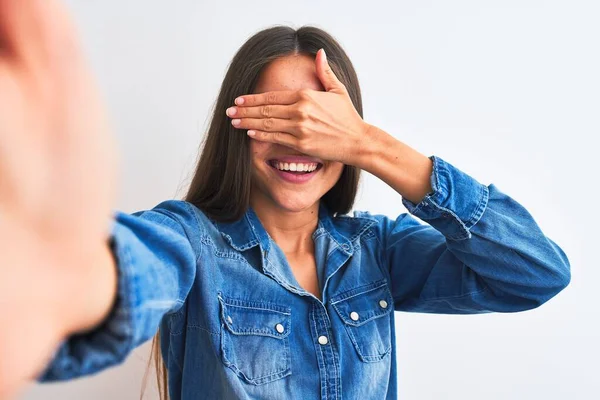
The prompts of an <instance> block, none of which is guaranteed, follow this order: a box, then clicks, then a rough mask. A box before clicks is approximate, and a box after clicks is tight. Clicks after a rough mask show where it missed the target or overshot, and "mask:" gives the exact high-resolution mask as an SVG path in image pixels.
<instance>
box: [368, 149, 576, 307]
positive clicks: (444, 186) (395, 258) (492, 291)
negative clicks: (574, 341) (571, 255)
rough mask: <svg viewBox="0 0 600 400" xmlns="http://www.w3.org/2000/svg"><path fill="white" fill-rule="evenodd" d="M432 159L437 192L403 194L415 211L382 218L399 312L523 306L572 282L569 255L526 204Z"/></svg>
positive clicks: (382, 238) (546, 297)
mask: <svg viewBox="0 0 600 400" xmlns="http://www.w3.org/2000/svg"><path fill="white" fill-rule="evenodd" d="M429 158H430V159H431V160H432V161H433V172H432V175H431V186H432V189H433V190H432V192H430V193H428V194H427V195H426V196H425V197H424V198H423V200H422V201H421V202H420V203H418V204H414V203H412V202H410V201H409V200H407V199H402V203H403V204H404V206H405V207H406V208H407V210H408V211H409V213H410V214H407V213H403V214H401V215H400V216H399V217H398V218H396V219H395V220H394V219H390V218H387V217H385V216H381V215H376V216H374V217H375V219H376V220H377V229H378V237H379V238H380V244H381V245H382V247H383V248H384V252H383V253H382V254H383V262H384V264H385V266H386V268H387V269H388V271H389V275H390V279H391V286H392V292H393V296H394V302H395V308H396V310H400V311H412V312H425V313H442V314H474V313H485V312H516V311H523V310H528V309H532V308H535V307H538V306H539V305H541V304H542V303H544V302H546V301H547V300H549V299H550V298H552V297H553V296H555V295H556V294H557V293H558V292H560V291H561V290H562V289H563V288H564V287H566V286H567V285H568V283H569V282H570V279H571V275H570V264H569V261H568V259H567V256H566V254H565V253H564V252H563V250H562V249H561V248H560V247H559V246H558V245H557V244H556V243H554V242H553V241H552V240H551V239H549V238H548V237H546V236H545V235H544V233H543V232H542V231H541V229H540V227H539V226H538V224H537V223H536V222H535V220H534V218H533V217H532V216H531V214H530V213H529V212H528V211H527V210H526V209H525V208H524V207H523V206H522V205H521V204H519V203H518V202H517V201H516V200H514V199H513V198H511V197H510V196H508V195H506V194H505V193H503V192H502V191H500V190H499V189H498V188H497V187H496V186H495V185H494V184H490V185H489V186H485V185H483V184H481V183H479V182H478V181H476V180H475V179H474V178H472V177H471V176H469V175H467V174H466V173H464V172H462V171H461V170H459V169H458V168H456V167H454V166H453V165H451V164H450V163H448V162H446V161H444V160H443V159H441V158H439V157H437V156H431V157H429ZM415 216H416V217H418V218H419V219H420V220H422V221H423V222H425V224H422V223H420V222H419V221H418V220H417V219H416V218H415Z"/></svg>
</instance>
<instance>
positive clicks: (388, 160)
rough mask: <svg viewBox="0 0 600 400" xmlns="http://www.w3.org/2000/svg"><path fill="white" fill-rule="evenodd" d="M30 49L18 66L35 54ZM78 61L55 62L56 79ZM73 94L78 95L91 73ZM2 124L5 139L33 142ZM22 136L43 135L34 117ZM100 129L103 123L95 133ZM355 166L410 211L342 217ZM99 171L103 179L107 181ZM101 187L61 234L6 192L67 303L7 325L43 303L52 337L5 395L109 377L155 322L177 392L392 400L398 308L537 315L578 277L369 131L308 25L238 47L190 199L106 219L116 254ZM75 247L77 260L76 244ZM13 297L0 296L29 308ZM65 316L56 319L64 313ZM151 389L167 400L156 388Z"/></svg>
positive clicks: (535, 239) (513, 220)
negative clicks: (34, 381)
mask: <svg viewBox="0 0 600 400" xmlns="http://www.w3.org/2000/svg"><path fill="white" fill-rule="evenodd" d="M0 4H2V3H0ZM6 7H8V6H6ZM40 7H41V6H40ZM5 11H6V10H5ZM0 15H2V14H0ZM15 24H16V23H15ZM49 29H50V28H49ZM6 31H10V30H9V29H6ZM67 36H68V35H66V33H65V37H67ZM60 37H61V35H60V34H56V35H55V36H54V38H55V39H57V40H59V39H60ZM68 37H70V36H68ZM9 38H10V36H9ZM38 39H39V38H38ZM39 40H42V39H39ZM16 42H18V41H16V40H15V43H16ZM7 43H9V42H8V41H7ZM46 44H47V45H50V42H48V43H46ZM19 45H23V43H16V44H15V45H14V48H16V49H18V48H19ZM8 48H11V47H10V46H9V47H8ZM320 49H324V51H323V50H320ZM33 53H34V52H23V56H22V57H19V58H22V59H24V60H26V61H27V57H28V56H30V55H31V54H33ZM31 57H32V59H33V60H36V59H35V54H34V55H33V56H31ZM26 61H23V62H26ZM40 64H42V65H43V66H47V65H53V64H52V63H40ZM71 65H73V64H72V63H69V65H64V66H62V67H56V68H57V69H58V70H60V68H63V69H62V70H61V71H62V72H64V71H65V70H66V69H67V68H75V67H70V66H71ZM75 65H76V64H75ZM34 66H35V63H34ZM32 68H33V67H32ZM74 71H75V72H77V73H80V72H81V71H82V69H75V70H74ZM3 72H4V74H5V76H6V74H7V72H6V71H3ZM40 74H42V72H40ZM0 76H2V75H0ZM70 76H71V75H70ZM79 76H80V75H75V77H76V78H79ZM81 82H84V83H87V79H86V78H85V77H83V75H82V77H81ZM36 83H39V81H36ZM23 87H25V85H24V86H23ZM34 87H36V86H34ZM81 87H83V88H84V89H85V90H84V91H83V92H78V91H76V89H79V90H82V89H81ZM81 87H80V86H78V85H75V88H74V93H73V95H72V97H71V99H77V95H78V94H79V93H88V91H89V90H88V86H86V85H84V84H83V83H82V84H81ZM28 100H31V99H28ZM24 104H26V105H27V107H25V105H23V110H25V111H29V110H34V105H35V104H34V103H33V102H31V101H27V102H26V103H24ZM73 104H74V106H75V104H76V102H74V103H73ZM80 109H81V107H77V110H80ZM95 110H97V108H94V109H92V111H95ZM57 113H58V111H57ZM52 115H54V114H52ZM94 115H95V114H94ZM8 117H9V116H5V120H3V121H6V120H8V122H10V121H11V120H10V119H9V118H8ZM78 121H79V122H80V123H72V121H71V120H70V119H67V118H65V119H64V120H61V122H64V125H65V126H67V127H68V128H69V129H68V130H67V131H68V132H67V133H69V134H71V133H72V137H71V136H68V137H66V138H58V139H59V140H64V141H65V142H68V143H70V142H69V140H73V141H74V140H77V139H75V138H76V137H77V134H78V133H79V132H81V129H82V128H87V127H89V126H92V124H91V123H90V121H94V122H97V121H98V118H96V119H94V118H93V116H89V115H86V116H85V117H78ZM5 124H6V123H5ZM7 126H9V125H8V124H7ZM9 127H10V128H11V129H12V130H9V133H10V135H11V136H10V137H9V136H8V135H6V137H8V138H9V139H14V138H15V137H16V136H17V135H18V134H20V133H23V132H25V130H23V129H22V128H23V127H22V126H20V125H17V126H16V127H13V126H9ZM34 127H35V128H38V131H40V132H42V133H46V132H47V131H45V130H44V129H47V128H46V126H45V125H44V124H42V126H41V127H39V126H37V125H36V126H34ZM78 130H79V131H78ZM34 131H35V130H34ZM38 131H35V132H38ZM103 133H104V130H102V128H100V132H99V134H98V135H97V136H94V137H99V138H102V137H103V136H102V134H103ZM55 134H56V133H55ZM2 140H4V142H2V144H11V143H10V142H9V140H8V139H6V138H2ZM86 146H89V144H86ZM0 148H1V146H0ZM109 154H110V153H109ZM2 155H4V154H2ZM73 160H75V161H73V165H78V164H77V163H75V162H81V163H82V165H84V164H83V163H84V161H85V162H86V163H87V164H85V165H98V164H93V161H92V162H90V161H89V160H81V159H78V158H77V157H76V156H73ZM90 163H92V164H90ZM8 165H9V167H13V168H12V169H10V168H5V170H6V171H8V172H13V173H14V174H15V175H10V174H8V173H5V170H2V173H3V174H5V175H6V176H7V177H8V178H11V177H12V176H16V174H17V172H19V171H17V168H16V167H15V166H16V165H17V162H16V161H14V164H12V165H11V164H8ZM360 170H366V171H368V172H370V173H372V174H373V175H375V176H377V177H378V178H380V179H382V180H383V181H385V182H386V183H387V184H388V185H390V186H391V187H392V188H394V190H396V191H397V192H398V195H399V196H398V201H400V200H402V202H403V204H404V205H405V206H406V208H407V209H408V210H409V212H410V214H406V213H404V214H401V215H400V216H398V217H397V218H395V219H390V218H388V217H385V216H381V215H371V214H369V213H368V212H354V215H353V216H349V215H344V214H347V213H348V212H349V211H350V209H351V208H352V204H353V202H354V196H355V194H356V190H357V184H358V178H359V173H360ZM19 173H20V172H19ZM92 173H94V174H96V175H97V176H95V177H97V178H98V180H99V182H100V183H101V185H100V187H101V188H102V187H103V186H105V185H104V184H103V183H106V182H107V181H108V179H106V175H104V174H101V173H100V172H98V171H96V170H92ZM5 175H3V176H5ZM31 175H34V173H32V174H31ZM86 176H87V175H86ZM65 179H66V178H65ZM31 181H34V180H33V179H31ZM66 181H67V183H68V184H69V185H70V186H69V187H67V189H68V192H67V194H74V195H81V197H84V194H86V191H85V189H84V187H85V185H86V183H84V182H82V181H79V180H78V179H77V176H75V177H74V178H72V179H71V178H69V179H66ZM7 182H9V185H6V187H7V188H8V189H7V190H8V193H16V194H21V193H26V190H25V189H27V187H26V186H25V185H24V184H21V183H20V181H19V180H17V179H12V180H11V179H7ZM30 186H31V187H35V188H38V189H39V188H40V187H41V185H39V186H35V185H34V184H31V185H30ZM106 186H107V187H110V185H106ZM15 188H23V189H22V191H21V192H19V191H18V190H17V189H15ZM39 190H40V191H41V189H39ZM100 191H101V192H100V194H101V196H100V200H95V203H94V205H95V207H94V208H93V210H92V211H94V212H93V215H92V218H91V220H92V221H94V223H93V224H92V226H93V227H94V228H95V229H92V228H90V227H89V226H88V225H85V224H83V223H81V224H77V223H69V224H66V223H65V222H64V221H65V219H73V218H74V217H73V215H76V214H77V212H78V209H79V208H80V207H79V208H78V206H77V204H75V203H74V204H71V206H72V207H74V210H71V209H67V208H63V207H59V206H57V205H56V203H52V198H50V199H49V200H44V202H42V201H41V200H38V202H37V203H33V204H34V205H38V204H42V203H43V204H44V207H38V208H36V207H29V208H28V207H27V206H28V205H29V204H28V203H27V202H26V201H25V200H24V199H27V197H19V196H17V195H14V196H13V197H14V198H15V199H16V200H14V201H13V202H12V203H11V204H10V205H11V206H13V208H12V209H8V208H7V209H8V210H9V211H10V212H7V213H6V215H8V216H13V215H14V216H15V217H14V219H15V220H16V221H17V222H15V223H14V224H13V225H12V226H13V227H16V226H19V227H21V226H23V227H24V228H22V229H21V230H22V232H23V233H22V234H21V233H20V232H19V234H20V236H18V240H17V241H16V243H17V244H24V243H33V245H35V246H36V247H35V248H40V249H42V250H44V251H45V252H47V253H48V254H50V255H51V256H52V257H48V258H47V259H46V262H47V264H48V266H47V268H48V269H49V270H50V272H46V275H45V276H48V275H51V276H52V278H51V279H53V281H57V282H60V284H61V285H62V287H63V288H65V291H67V292H68V296H67V295H64V294H61V293H56V291H53V292H52V293H46V292H43V293H42V294H41V295H40V296H39V298H38V299H36V300H37V302H36V301H35V300H30V299H28V300H27V301H24V306H23V307H21V308H20V309H21V310H24V311H28V310H29V311H31V310H34V311H31V312H32V313H34V314H31V315H32V317H31V318H21V319H20V320H19V321H20V324H21V329H23V331H25V332H30V331H31V330H32V329H31V328H29V330H27V328H28V327H30V326H31V325H34V322H35V323H36V324H37V323H39V321H31V320H33V319H34V317H33V315H39V314H40V311H39V309H40V307H41V300H44V301H45V302H46V303H48V302H49V303H50V304H49V305H48V304H45V307H47V309H48V310H49V312H47V313H46V314H47V316H46V319H44V320H43V321H42V322H43V323H45V326H47V327H49V328H48V329H50V332H51V334H50V335H49V337H50V339H47V340H46V342H42V339H40V338H38V337H36V336H35V334H32V335H30V336H31V337H30V338H29V341H33V342H34V344H35V346H34V347H35V348H37V349H39V353H40V354H39V355H37V356H35V355H29V357H26V358H25V361H22V364H21V367H20V369H19V371H20V372H15V371H11V372H10V373H9V372H8V371H7V370H8V369H7V368H6V366H7V365H8V364H7V363H6V362H5V361H4V360H3V361H2V363H3V364H0V365H1V366H2V368H0V371H2V373H0V382H1V383H2V384H3V385H4V390H5V391H6V392H7V393H8V391H9V390H14V388H16V387H18V380H19V378H23V377H25V376H26V375H27V374H26V372H28V373H31V374H33V373H34V372H37V374H36V376H37V377H38V379H39V380H40V381H49V380H64V379H71V378H74V377H77V376H80V375H84V374H91V373H95V372H98V371H100V370H102V369H104V368H107V367H109V366H112V365H116V364H118V363H120V362H122V361H123V360H124V358H125V357H126V356H127V355H128V354H129V353H130V352H131V351H132V350H133V349H134V348H135V347H136V346H138V345H139V344H141V343H143V342H144V341H146V340H147V339H149V338H150V337H152V336H153V335H154V334H155V333H156V332H157V328H158V327H159V325H160V336H159V339H158V340H156V341H155V344H156V346H155V348H156V349H157V350H158V348H160V350H161V353H162V360H164V363H165V365H164V367H163V366H161V364H160V362H159V364H158V366H159V371H163V372H161V373H159V375H160V376H163V377H167V376H168V395H169V397H170V398H171V399H198V398H207V399H220V398H223V399H237V398H243V399H245V398H248V399H249V398H269V399H277V398H282V399H283V398H285V399H288V398H301V399H312V398H314V399H317V398H319V399H340V398H347V399H366V398H369V399H384V398H385V399H395V398H396V397H397V387H396V365H395V356H396V355H395V332H394V318H395V315H394V313H393V312H392V310H401V311H413V312H428V313H449V314H466V313H484V312H515V311H522V310H527V309H532V308H535V307H537V306H539V305H540V304H542V303H544V302H545V301H547V300H548V299H550V298H551V297H553V296H554V295H556V294H557V293H558V292H559V291H560V290H562V289H563V288H564V287H565V286H566V285H567V284H568V282H569V279H570V274H569V263H568V260H567V258H566V256H565V254H564V253H563V251H562V250H561V249H560V248H559V247H558V246H557V245H556V244H555V243H554V242H552V241H551V240H550V239H549V238H547V237H546V236H545V235H544V234H543V233H542V232H541V230H540V228H539V226H538V225H537V224H536V222H535V221H534V219H533V218H532V216H531V215H530V214H529V213H528V212H527V210H526V209H524V208H523V206H521V205H520V204H519V203H517V202H516V201H515V200H514V199H512V198H511V197H509V196H507V195H506V194H504V193H502V192H501V191H500V190H499V189H498V188H497V187H496V186H494V185H493V184H491V185H489V186H485V185H482V184H480V183H479V182H477V181H476V180H475V179H473V178H472V177H470V176H469V175H467V174H466V173H464V172H462V171H460V170H459V169H457V168H456V167H454V166H453V165H452V164H450V163H449V162H447V161H445V160H443V159H442V158H440V157H437V156H431V157H426V156H424V155H422V154H420V153H418V152H417V151H416V150H414V149H412V148H411V147H409V146H408V145H407V144H405V143H403V142H401V141H398V140H397V139H395V138H394V137H392V136H391V135H389V134H387V133H386V132H384V131H383V130H381V129H379V128H377V127H375V126H373V125H370V124H368V123H367V122H365V121H364V120H363V119H362V104H361V98H360V89H359V85H358V81H357V78H356V74H355V71H354V69H353V67H352V64H351V62H350V60H349V59H348V57H347V55H346V54H345V52H344V51H343V50H342V48H341V47H340V46H339V44H338V43H337V42H336V41H335V40H334V39H333V38H332V37H331V36H329V35H328V34H327V33H325V32H323V31H322V30H320V29H317V28H313V27H303V28H300V29H298V30H294V29H291V28H288V27H274V28H270V29H266V30H263V31H261V32H259V33H257V34H256V35H254V36H253V37H251V38H250V39H249V40H248V41H247V42H246V43H245V44H244V45H243V46H242V47H241V48H240V50H239V51H238V53H237V54H236V55H235V57H234V58H233V60H232V62H231V64H230V66H229V69H228V71H227V74H226V77H225V79H224V82H223V85H222V87H221V91H220V93H219V98H218V100H217V104H216V107H215V112H214V115H213V117H212V122H211V124H210V128H209V131H208V134H207V137H206V142H205V145H204V148H203V151H202V154H201V157H200V160H199V163H198V166H197V169H196V173H195V175H194V178H193V180H192V183H191V186H190V189H189V191H188V193H187V195H186V196H185V199H184V200H168V201H164V202H162V203H160V204H158V205H157V206H155V207H154V208H153V209H151V210H146V211H140V212H137V213H134V214H131V215H128V214H125V213H122V212H116V213H115V214H114V223H113V224H112V225H111V234H110V241H109V246H105V247H102V246H100V245H99V243H101V240H99V239H98V238H100V237H101V232H102V229H100V228H99V227H102V223H101V221H102V218H101V217H102V216H103V214H102V212H101V211H102V210H103V208H102V207H103V205H105V204H106V203H107V201H106V200H105V199H107V198H110V190H108V189H100ZM81 193H83V194H81ZM67 194H64V195H62V196H64V198H67ZM91 197H92V196H91V195H87V196H85V201H86V202H87V201H88V200H90V198H91ZM60 199H61V200H62V199H63V198H62V197H61V198H60ZM13 204H14V205H13ZM55 208H58V209H59V210H60V211H61V212H63V213H64V214H59V216H60V218H57V219H50V220H45V219H44V218H43V217H36V215H37V214H36V213H34V212H33V211H35V210H38V209H43V210H44V211H49V210H51V211H52V212H55V211H54V209H55ZM86 209H87V207H86ZM13 210H17V211H19V213H17V212H16V211H13ZM31 210H33V211H31ZM104 210H106V208H104ZM88 212H89V209H88ZM411 214H412V215H411ZM23 215H25V216H26V217H22V216H23ZM82 215H83V213H81V214H77V216H78V217H80V219H79V220H75V222H77V221H83V220H84V218H83V217H82ZM413 215H414V216H416V217H418V218H419V219H421V220H423V221H424V222H426V224H421V223H419V221H418V220H417V218H415V217H414V216H413ZM19 217H22V220H25V221H28V224H24V223H19V222H20V220H19V219H18V218H19ZM9 221H10V220H9ZM65 225H66V226H67V227H68V228H69V229H67V231H66V233H64V232H63V233H62V236H60V237H54V236H49V237H52V240H51V242H50V243H49V244H48V243H46V242H45V241H44V240H42V239H39V238H38V237H37V236H36V234H35V233H36V232H41V233H42V234H45V235H46V236H48V235H47V234H48V233H52V234H56V233H57V232H61V230H60V229H59V228H61V227H64V226H65ZM0 232H2V233H4V234H7V232H8V230H6V229H5V230H3V231H0ZM0 236H1V235H0ZM46 236H44V237H46ZM104 243H105V242H104ZM75 244H77V247H76V248H77V249H80V251H70V250H71V249H72V248H73V247H74V245H75ZM66 254H69V255H68V256H66ZM8 257H13V260H12V261H13V262H18V263H19V265H24V268H25V272H23V274H22V276H17V277H11V283H12V285H17V284H19V283H20V282H25V281H27V277H31V276H34V275H33V274H38V269H39V267H37V266H36V262H35V261H36V260H38V261H39V260H40V259H41V258H36V257H34V256H33V255H29V256H27V257H26V256H24V255H23V254H21V252H19V251H15V252H14V253H10V254H9V256H6V255H5V256H4V258H3V259H2V261H5V260H8V259H9V258H8ZM90 260H91V261H90ZM76 264H77V268H79V269H83V270H84V271H83V272H80V271H77V270H76V268H75V267H72V266H74V265H76ZM36 268H37V269H36ZM56 271H58V272H56ZM65 271H66V273H65ZM57 274H58V275H59V278H56V277H55V276H56V275H57ZM61 274H64V275H68V274H72V276H71V275H69V277H68V278H66V277H65V278H62V279H60V276H61ZM7 276H8V275H7ZM19 279H20V280H21V281H19ZM49 279H50V278H49ZM89 283H93V285H90V284H89ZM7 288H8V286H7ZM83 288H85V290H84V289H83ZM13 292H14V293H13V294H10V293H9V296H13V297H8V299H11V300H13V299H14V300H22V299H23V298H24V297H25V296H23V295H22V294H20V293H19V292H18V291H16V292H15V291H13ZM19 296H21V297H19ZM66 297H69V298H70V299H71V303H68V302H67V301H66V300H65V298H66ZM48 299H49V300H50V301H48ZM73 299H76V300H77V301H76V302H73ZM77 303H80V304H77ZM66 304H69V307H68V311H66V312H65V311H63V312H62V313H59V311H58V310H59V309H60V310H64V307H65V305H66ZM28 307H29V308H28ZM21 315H26V314H21ZM0 322H2V321H0ZM28 324H29V325H28ZM0 335H2V336H1V337H2V339H3V341H2V343H3V344H4V346H3V347H2V348H1V349H2V351H5V350H7V351H8V350H9V346H7V345H6V344H5V343H13V344H16V345H18V344H19V343H22V344H23V345H25V344H26V343H29V341H25V340H24V339H21V338H20V337H17V335H13V336H11V335H10V333H7V332H2V333H0ZM58 343H60V347H59V348H58V350H57V351H56V352H55V353H54V354H53V358H52V361H51V362H50V363H48V365H47V366H46V367H44V368H43V371H41V372H40V369H39V366H40V365H42V364H43V360H45V359H47V358H48V354H47V353H48V351H49V349H52V348H54V347H55V346H56V345H57V344H58ZM3 354H4V353H3ZM8 354H9V356H10V355H11V353H8ZM12 359H13V361H14V360H16V359H17V357H16V356H14V357H13V358H12ZM156 359H157V360H159V361H160V357H157V358H156ZM35 366H38V368H37V370H36V368H35ZM163 368H165V369H163ZM161 392H162V393H161V394H162V397H164V398H166V397H167V387H166V386H164V385H163V388H162V390H161Z"/></svg>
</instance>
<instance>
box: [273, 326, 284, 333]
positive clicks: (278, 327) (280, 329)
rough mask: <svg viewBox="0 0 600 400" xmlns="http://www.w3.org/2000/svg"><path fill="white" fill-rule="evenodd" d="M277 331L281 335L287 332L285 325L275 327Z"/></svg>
mask: <svg viewBox="0 0 600 400" xmlns="http://www.w3.org/2000/svg"><path fill="white" fill-rule="evenodd" d="M275 329H277V332H279V333H283V331H284V330H285V329H283V325H281V324H277V325H275Z"/></svg>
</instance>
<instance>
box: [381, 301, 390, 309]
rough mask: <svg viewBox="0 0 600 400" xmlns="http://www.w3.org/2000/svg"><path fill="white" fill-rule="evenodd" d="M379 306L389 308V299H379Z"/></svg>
mask: <svg viewBox="0 0 600 400" xmlns="http://www.w3.org/2000/svg"><path fill="white" fill-rule="evenodd" d="M379 306H380V307H381V308H387V306H388V303H387V301H385V300H379Z"/></svg>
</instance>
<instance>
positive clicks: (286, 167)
mask: <svg viewBox="0 0 600 400" xmlns="http://www.w3.org/2000/svg"><path fill="white" fill-rule="evenodd" d="M273 166H274V167H275V168H277V169H278V170H281V171H300V172H312V171H314V170H316V169H317V167H318V164H317V163H306V164H305V163H284V162H274V163H273Z"/></svg>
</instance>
